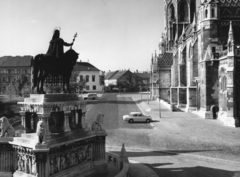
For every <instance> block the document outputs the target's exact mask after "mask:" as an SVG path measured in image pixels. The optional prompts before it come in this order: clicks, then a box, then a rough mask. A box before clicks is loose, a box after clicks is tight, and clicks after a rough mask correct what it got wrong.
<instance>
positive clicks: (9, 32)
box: [0, 0, 164, 72]
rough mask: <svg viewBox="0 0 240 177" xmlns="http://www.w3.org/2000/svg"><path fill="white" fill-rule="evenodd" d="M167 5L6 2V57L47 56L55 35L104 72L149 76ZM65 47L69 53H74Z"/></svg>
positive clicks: (1, 6) (103, 0)
mask: <svg viewBox="0 0 240 177" xmlns="http://www.w3.org/2000/svg"><path fill="white" fill-rule="evenodd" d="M163 3H164V2H163V0H1V1H0V23H1V27H0V56H6V55H9V56H17V55H20V56H23V55H32V56H35V55H37V54H40V53H46V52H47V49H48V46H49V42H50V40H51V38H52V35H53V30H54V28H56V27H58V26H59V27H60V28H61V31H60V35H61V36H60V37H61V38H62V39H63V40H64V41H65V42H68V43H71V42H72V40H73V36H74V34H75V33H77V34H78V35H77V38H76V40H75V42H74V45H73V49H74V50H75V51H76V52H78V53H79V54H80V55H79V60H81V61H84V62H88V61H89V62H90V63H91V64H93V65H94V66H95V67H97V68H98V69H100V70H102V71H106V72H107V71H109V70H111V71H115V70H125V69H130V70H131V71H136V70H138V71H149V70H150V62H151V57H152V53H155V50H157V51H158V43H159V41H160V37H161V34H162V33H163V32H164V19H163V18H164V4H163ZM68 48H69V47H65V48H64V50H65V51H66V50H68Z"/></svg>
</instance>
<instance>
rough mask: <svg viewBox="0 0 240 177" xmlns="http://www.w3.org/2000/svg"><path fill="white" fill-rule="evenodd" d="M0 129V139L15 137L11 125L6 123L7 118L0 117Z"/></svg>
mask: <svg viewBox="0 0 240 177" xmlns="http://www.w3.org/2000/svg"><path fill="white" fill-rule="evenodd" d="M0 129H1V134H0V137H14V136H15V129H14V128H13V127H12V125H11V124H10V123H9V121H8V118H6V117H1V119H0Z"/></svg>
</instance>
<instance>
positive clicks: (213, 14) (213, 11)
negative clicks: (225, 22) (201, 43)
mask: <svg viewBox="0 0 240 177" xmlns="http://www.w3.org/2000/svg"><path fill="white" fill-rule="evenodd" d="M214 17H215V9H214V8H212V18H214Z"/></svg>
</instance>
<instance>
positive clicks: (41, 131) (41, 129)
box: [36, 120, 46, 144]
mask: <svg viewBox="0 0 240 177" xmlns="http://www.w3.org/2000/svg"><path fill="white" fill-rule="evenodd" d="M45 129H46V123H45V122H44V121H43V120H39V121H38V123H37V131H36V133H37V135H38V144H40V143H43V142H44V140H45Z"/></svg>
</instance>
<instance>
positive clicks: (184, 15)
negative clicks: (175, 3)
mask: <svg viewBox="0 0 240 177" xmlns="http://www.w3.org/2000/svg"><path fill="white" fill-rule="evenodd" d="M188 17H189V16H188V4H187V1H186V0H182V1H181V2H180V3H179V20H180V22H187V21H188Z"/></svg>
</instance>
